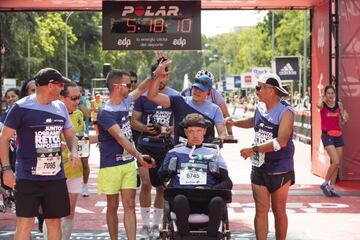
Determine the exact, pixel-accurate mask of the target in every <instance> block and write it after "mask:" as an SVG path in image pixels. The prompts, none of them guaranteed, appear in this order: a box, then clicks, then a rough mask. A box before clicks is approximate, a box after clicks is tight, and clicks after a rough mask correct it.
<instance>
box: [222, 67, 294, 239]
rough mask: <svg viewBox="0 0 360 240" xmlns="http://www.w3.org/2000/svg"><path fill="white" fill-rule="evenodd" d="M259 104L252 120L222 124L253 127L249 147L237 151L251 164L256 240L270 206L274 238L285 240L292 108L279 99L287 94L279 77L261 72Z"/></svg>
mask: <svg viewBox="0 0 360 240" xmlns="http://www.w3.org/2000/svg"><path fill="white" fill-rule="evenodd" d="M256 94H257V95H258V97H259V101H260V102H259V103H258V105H257V106H256V110H255V114H254V117H251V118H247V119H242V120H238V121H234V120H232V119H231V118H228V119H226V124H227V125H230V126H237V127H241V128H254V130H255V139H254V144H253V145H252V146H251V147H247V148H244V149H241V150H240V154H241V156H242V157H243V158H244V159H247V158H249V157H250V159H251V162H252V171H251V183H252V184H251V186H252V191H253V197H254V201H255V208H256V214H255V219H254V224H255V233H256V237H257V239H266V238H267V235H268V212H269V208H270V206H271V208H272V212H273V214H274V217H275V235H276V239H286V233H287V226H288V223H287V216H286V199H287V196H288V191H289V187H290V185H292V184H294V183H295V173H294V143H293V141H292V138H293V137H292V135H293V126H294V114H295V113H294V109H293V108H292V107H291V106H290V105H289V104H288V103H286V102H285V101H283V100H282V97H286V96H288V92H287V91H286V90H285V89H284V88H283V87H282V85H281V80H280V77H279V76H278V75H276V74H273V73H265V74H263V75H261V76H260V77H259V80H258V85H257V86H256Z"/></svg>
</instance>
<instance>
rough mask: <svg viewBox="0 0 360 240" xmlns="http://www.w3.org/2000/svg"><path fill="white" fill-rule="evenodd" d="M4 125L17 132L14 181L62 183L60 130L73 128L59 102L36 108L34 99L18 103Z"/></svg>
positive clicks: (11, 110) (22, 100) (31, 97)
mask: <svg viewBox="0 0 360 240" xmlns="http://www.w3.org/2000/svg"><path fill="white" fill-rule="evenodd" d="M5 125H6V126H7V127H9V128H12V129H16V134H17V140H18V147H17V151H16V166H15V169H16V178H17V179H28V180H40V181H46V180H57V179H64V178H65V174H64V168H63V165H62V161H61V138H60V135H61V133H62V131H63V130H67V129H71V128H73V125H72V123H71V121H70V119H69V114H68V111H67V109H66V107H65V105H64V104H63V103H62V102H61V101H53V102H51V103H50V104H46V105H44V104H39V103H38V102H37V100H36V99H35V95H31V96H27V97H25V98H22V99H20V100H19V101H17V102H16V103H15V105H14V106H13V107H12V108H11V109H10V111H9V113H8V114H7V117H6V119H5Z"/></svg>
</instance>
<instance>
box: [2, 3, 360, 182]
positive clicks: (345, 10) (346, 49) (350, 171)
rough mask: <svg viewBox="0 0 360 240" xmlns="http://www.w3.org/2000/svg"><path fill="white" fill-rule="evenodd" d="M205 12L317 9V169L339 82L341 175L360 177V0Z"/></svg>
mask: <svg viewBox="0 0 360 240" xmlns="http://www.w3.org/2000/svg"><path fill="white" fill-rule="evenodd" d="M201 4H202V9H204V10H226V9H228V10H235V9H238V10H271V9H289V10H291V9H311V98H312V110H311V114H312V130H311V132H312V143H311V144H312V158H311V161H312V169H311V171H312V172H313V173H314V174H316V175H320V176H324V175H325V170H326V169H327V166H328V165H329V158H328V156H327V155H326V153H325V151H324V148H323V146H322V143H321V139H320V135H321V129H320V115H319V112H318V111H317V109H316V107H315V102H316V100H317V99H318V98H319V91H318V87H319V86H320V85H323V86H326V85H328V84H330V83H331V84H334V85H335V86H336V89H337V93H338V96H339V98H340V99H341V100H342V102H343V104H344V106H345V108H346V109H347V111H348V113H349V115H350V120H349V122H348V123H347V125H346V126H344V129H343V133H344V138H345V142H346V144H345V147H344V155H343V161H341V166H340V179H343V180H355V179H360V147H359V146H358V145H357V143H356V142H357V139H358V135H359V133H360V125H359V124H357V123H358V122H360V112H359V111H358V110H357V108H356V105H358V104H359V103H360V3H359V1H358V0H292V1H288V0H254V1H246V0H217V1H216V0H215V1H214V0H203V1H202V2H201ZM101 7H102V1H101V0H88V1H86V0H27V1H23V0H1V1H0V11H101Z"/></svg>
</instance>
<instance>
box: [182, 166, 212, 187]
mask: <svg viewBox="0 0 360 240" xmlns="http://www.w3.org/2000/svg"><path fill="white" fill-rule="evenodd" d="M206 183H207V165H205V164H191V163H185V164H184V163H183V164H181V168H180V185H206Z"/></svg>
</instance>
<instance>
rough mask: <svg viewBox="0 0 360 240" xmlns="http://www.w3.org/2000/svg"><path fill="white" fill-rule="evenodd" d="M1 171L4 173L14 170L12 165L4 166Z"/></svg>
mask: <svg viewBox="0 0 360 240" xmlns="http://www.w3.org/2000/svg"><path fill="white" fill-rule="evenodd" d="M1 170H2V171H10V170H12V168H11V166H10V165H7V166H3V167H2V168H1Z"/></svg>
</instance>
